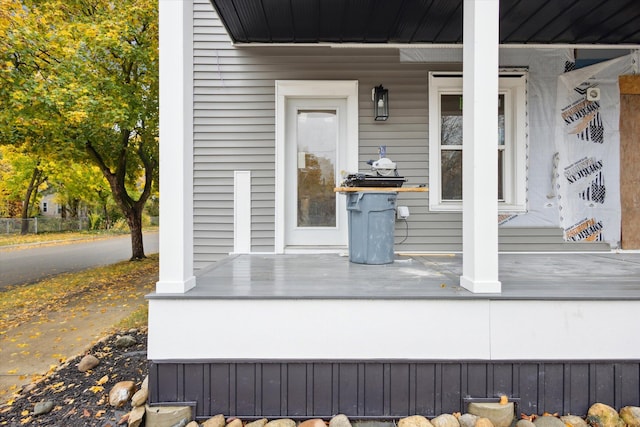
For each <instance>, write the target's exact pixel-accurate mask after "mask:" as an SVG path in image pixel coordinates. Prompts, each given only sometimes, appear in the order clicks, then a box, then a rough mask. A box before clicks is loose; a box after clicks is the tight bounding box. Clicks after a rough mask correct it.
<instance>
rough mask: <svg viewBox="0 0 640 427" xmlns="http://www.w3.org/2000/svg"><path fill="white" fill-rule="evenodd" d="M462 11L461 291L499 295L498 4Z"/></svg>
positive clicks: (467, 0)
mask: <svg viewBox="0 0 640 427" xmlns="http://www.w3.org/2000/svg"><path fill="white" fill-rule="evenodd" d="M463 7H464V11H463V13H464V28H463V42H464V45H463V83H462V96H463V125H462V126H463V128H462V129H463V131H462V132H463V136H464V138H463V148H462V153H463V154H462V165H463V169H462V199H463V203H462V235H463V237H462V239H463V241H462V251H463V252H462V257H463V258H462V277H460V285H461V286H462V287H464V288H466V289H468V290H470V291H471V292H475V293H485V292H486V293H498V292H501V284H500V282H499V281H498V163H497V152H498V148H497V147H498V145H497V144H498V45H499V35H498V32H499V0H464V6H463Z"/></svg>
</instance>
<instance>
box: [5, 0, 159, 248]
mask: <svg viewBox="0 0 640 427" xmlns="http://www.w3.org/2000/svg"><path fill="white" fill-rule="evenodd" d="M0 101H1V102H2V108H1V109H0V144H13V145H16V146H20V147H21V149H22V150H23V151H27V152H30V153H33V156H34V158H42V157H43V156H44V157H46V158H48V159H52V158H65V159H69V158H72V159H74V161H77V162H92V163H93V164H95V165H96V166H97V167H98V168H99V169H100V171H101V172H102V174H103V175H104V177H105V178H106V180H107V181H108V183H109V187H110V189H111V192H112V194H113V198H114V200H115V201H116V203H117V204H118V206H119V207H120V209H121V210H122V212H123V214H124V216H125V218H126V219H127V222H128V225H129V228H130V230H131V242H132V256H131V259H140V258H144V257H145V254H144V247H143V243H142V211H143V208H144V205H145V203H146V201H147V200H148V198H149V196H150V195H151V192H152V189H153V188H154V186H156V185H157V178H158V24H157V2H156V1H155V0H119V1H117V2H116V1H110V0H0Z"/></svg>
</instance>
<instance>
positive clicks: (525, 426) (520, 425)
mask: <svg viewBox="0 0 640 427" xmlns="http://www.w3.org/2000/svg"><path fill="white" fill-rule="evenodd" d="M516 427H535V424H534V423H533V421H529V420H518V422H517V423H516Z"/></svg>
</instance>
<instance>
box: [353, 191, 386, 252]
mask: <svg viewBox="0 0 640 427" xmlns="http://www.w3.org/2000/svg"><path fill="white" fill-rule="evenodd" d="M397 198H398V194H397V193H395V192H388V191H386V192H382V191H380V192H378V191H366V192H353V193H347V210H348V212H349V261H351V262H354V263H357V264H390V263H392V262H393V258H394V255H393V240H394V238H393V237H394V236H393V233H394V229H395V211H396V199H397Z"/></svg>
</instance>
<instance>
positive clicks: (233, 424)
mask: <svg viewBox="0 0 640 427" xmlns="http://www.w3.org/2000/svg"><path fill="white" fill-rule="evenodd" d="M227 427H242V420H241V419H240V418H234V419H232V420H231V421H229V422H228V423H227ZM323 427H324V426H323Z"/></svg>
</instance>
